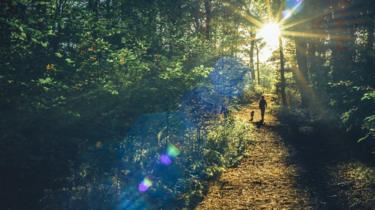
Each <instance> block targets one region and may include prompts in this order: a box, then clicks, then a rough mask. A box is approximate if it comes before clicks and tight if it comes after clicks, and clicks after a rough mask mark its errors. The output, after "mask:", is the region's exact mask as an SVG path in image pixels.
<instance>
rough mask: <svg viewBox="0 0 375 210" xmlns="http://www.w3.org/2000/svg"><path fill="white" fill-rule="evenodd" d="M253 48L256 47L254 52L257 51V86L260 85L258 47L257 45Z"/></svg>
mask: <svg viewBox="0 0 375 210" xmlns="http://www.w3.org/2000/svg"><path fill="white" fill-rule="evenodd" d="M255 46H256V51H257V81H258V85H260V72H259V71H260V70H259V47H258V45H255Z"/></svg>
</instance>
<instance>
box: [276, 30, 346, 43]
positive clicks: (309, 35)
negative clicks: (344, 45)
mask: <svg viewBox="0 0 375 210" xmlns="http://www.w3.org/2000/svg"><path fill="white" fill-rule="evenodd" d="M283 35H286V36H292V37H304V38H316V39H330V40H342V41H345V40H350V37H349V36H342V35H338V36H335V35H329V34H325V33H321V34H320V33H309V32H299V31H283Z"/></svg>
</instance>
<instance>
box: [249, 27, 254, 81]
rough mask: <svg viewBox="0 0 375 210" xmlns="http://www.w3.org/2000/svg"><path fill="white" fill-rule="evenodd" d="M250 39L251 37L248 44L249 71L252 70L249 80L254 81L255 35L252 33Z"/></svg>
mask: <svg viewBox="0 0 375 210" xmlns="http://www.w3.org/2000/svg"><path fill="white" fill-rule="evenodd" d="M250 37H251V42H250V53H249V56H250V69H251V70H252V71H251V78H253V79H255V72H254V47H255V40H254V37H255V35H254V33H253V32H251V34H250Z"/></svg>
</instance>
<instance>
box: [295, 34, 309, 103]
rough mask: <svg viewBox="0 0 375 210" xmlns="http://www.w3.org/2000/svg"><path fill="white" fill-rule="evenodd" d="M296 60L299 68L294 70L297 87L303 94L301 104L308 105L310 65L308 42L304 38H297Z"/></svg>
mask: <svg viewBox="0 0 375 210" xmlns="http://www.w3.org/2000/svg"><path fill="white" fill-rule="evenodd" d="M295 44H296V60H297V64H298V69H299V70H296V72H294V76H295V80H296V83H297V87H298V89H299V92H300V94H301V105H302V107H306V106H307V104H308V96H307V85H308V81H309V79H308V66H307V43H306V41H304V40H303V39H300V38H296V39H295Z"/></svg>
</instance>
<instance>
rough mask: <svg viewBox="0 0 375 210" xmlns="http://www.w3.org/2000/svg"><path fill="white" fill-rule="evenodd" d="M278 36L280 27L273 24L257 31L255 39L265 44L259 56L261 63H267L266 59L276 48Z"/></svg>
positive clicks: (265, 25) (268, 24) (267, 24)
mask: <svg viewBox="0 0 375 210" xmlns="http://www.w3.org/2000/svg"><path fill="white" fill-rule="evenodd" d="M280 34H281V29H280V25H279V24H277V23H274V22H271V23H266V24H264V25H263V27H261V28H260V29H259V30H258V32H257V38H258V39H261V40H263V41H264V42H265V43H266V45H265V46H264V48H263V50H262V51H261V53H260V55H259V57H260V60H261V61H262V62H265V61H267V60H268V58H269V57H271V56H272V53H273V52H274V51H275V50H276V49H277V48H278V46H279V36H280Z"/></svg>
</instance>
